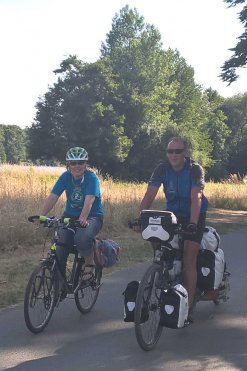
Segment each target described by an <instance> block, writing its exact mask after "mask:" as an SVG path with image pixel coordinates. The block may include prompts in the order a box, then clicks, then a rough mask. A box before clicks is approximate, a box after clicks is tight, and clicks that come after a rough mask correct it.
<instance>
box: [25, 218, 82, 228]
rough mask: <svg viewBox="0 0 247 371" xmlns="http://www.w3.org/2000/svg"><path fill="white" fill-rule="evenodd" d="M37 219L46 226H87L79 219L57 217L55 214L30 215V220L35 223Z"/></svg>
mask: <svg viewBox="0 0 247 371" xmlns="http://www.w3.org/2000/svg"><path fill="white" fill-rule="evenodd" d="M35 220H39V222H40V224H43V225H44V227H47V228H53V227H58V226H60V225H61V226H62V225H63V226H66V227H74V228H85V227H84V226H82V225H81V224H80V222H79V220H77V219H74V218H56V217H55V216H50V217H49V216H45V215H32V216H29V217H28V221H29V222H31V223H34V222H35Z"/></svg>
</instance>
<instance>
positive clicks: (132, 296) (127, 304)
mask: <svg viewBox="0 0 247 371" xmlns="http://www.w3.org/2000/svg"><path fill="white" fill-rule="evenodd" d="M139 284H140V283H139V282H138V281H131V282H129V283H128V285H127V287H126V289H125V290H124V292H123V295H124V322H134V320H135V305H136V296H137V291H138V288H139ZM148 317H149V316H148V308H145V307H144V308H143V309H142V314H141V322H142V323H143V322H146V321H147V320H148Z"/></svg>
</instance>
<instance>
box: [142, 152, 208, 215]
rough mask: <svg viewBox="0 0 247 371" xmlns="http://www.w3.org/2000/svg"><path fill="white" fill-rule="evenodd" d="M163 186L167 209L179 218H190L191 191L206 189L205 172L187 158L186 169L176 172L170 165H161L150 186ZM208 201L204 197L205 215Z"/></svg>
mask: <svg viewBox="0 0 247 371" xmlns="http://www.w3.org/2000/svg"><path fill="white" fill-rule="evenodd" d="M161 184H163V189H164V193H165V196H166V201H167V204H166V209H167V210H169V211H172V212H173V213H174V214H175V215H176V216H177V217H178V218H179V217H181V218H189V217H190V209H191V190H192V188H194V187H200V188H201V189H203V188H204V184H205V181H204V172H203V169H202V167H201V166H200V165H199V164H197V163H196V162H195V161H193V160H191V159H190V158H189V157H186V158H185V162H184V167H183V168H182V169H181V170H180V171H175V170H174V169H173V168H172V166H171V165H170V164H160V165H158V166H157V167H156V169H155V170H154V172H153V174H152V175H151V178H150V180H149V185H151V186H154V187H158V188H159V187H160V186H161ZM207 207H208V200H207V198H206V197H205V196H204V195H203V196H202V204H201V210H200V212H201V213H205V212H206V211H207Z"/></svg>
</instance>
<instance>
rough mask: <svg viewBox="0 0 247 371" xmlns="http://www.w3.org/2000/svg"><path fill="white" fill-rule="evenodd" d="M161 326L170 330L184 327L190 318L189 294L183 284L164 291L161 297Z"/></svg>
mask: <svg viewBox="0 0 247 371" xmlns="http://www.w3.org/2000/svg"><path fill="white" fill-rule="evenodd" d="M160 299H161V300H160V301H161V305H160V326H164V327H169V328H174V329H177V328H181V327H184V323H185V321H186V320H187V318H188V310H189V304H188V292H187V290H186V288H185V287H183V286H182V285H181V284H177V285H176V286H174V287H172V288H170V289H168V290H164V291H163V292H162V293H161V297H160Z"/></svg>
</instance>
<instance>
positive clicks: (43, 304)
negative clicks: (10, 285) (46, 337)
mask: <svg viewBox="0 0 247 371" xmlns="http://www.w3.org/2000/svg"><path fill="white" fill-rule="evenodd" d="M58 286H59V284H58V279H57V275H56V273H55V272H54V270H53V269H52V264H51V263H49V262H42V263H40V264H39V265H38V266H37V267H36V268H35V269H34V270H33V272H32V273H31V276H30V278H29V281H28V284H27V287H26V291H25V298H24V318H25V322H26V326H27V328H28V329H29V330H30V331H31V332H33V333H34V334H37V333H39V332H41V331H43V330H44V328H45V327H46V326H47V324H48V322H49V321H50V319H51V316H52V314H53V311H54V308H55V305H56V303H57V300H58V296H59V295H58V291H59V289H58Z"/></svg>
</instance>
